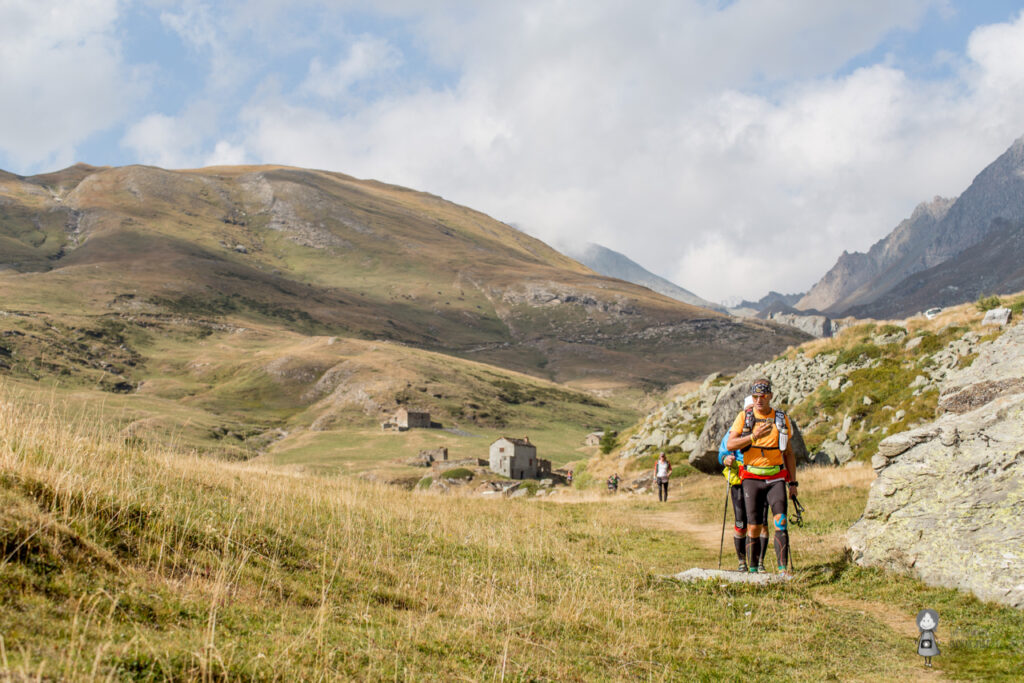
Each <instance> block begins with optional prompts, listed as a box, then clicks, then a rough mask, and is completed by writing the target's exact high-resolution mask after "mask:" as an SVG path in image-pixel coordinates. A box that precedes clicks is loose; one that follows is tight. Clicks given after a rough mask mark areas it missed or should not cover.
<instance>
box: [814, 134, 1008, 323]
mask: <svg viewBox="0 0 1024 683" xmlns="http://www.w3.org/2000/svg"><path fill="white" fill-rule="evenodd" d="M1022 171H1024V138H1021V139H1019V140H1017V141H1016V142H1014V143H1013V145H1011V146H1010V148H1009V149H1008V150H1006V152H1004V153H1003V154H1002V155H1001V156H1000V157H999V158H998V159H996V160H995V161H993V162H992V163H991V164H989V165H988V166H987V167H986V168H985V169H984V170H983V171H982V172H981V173H979V174H978V176H977V177H976V178H975V179H974V181H973V182H972V183H971V185H970V187H968V188H967V189H966V190H965V191H964V193H963V194H962V195H960V197H958V198H957V199H956V200H955V201H953V200H948V199H942V198H941V197H936V198H935V200H933V201H932V202H931V203H928V204H921V205H920V206H918V208H917V209H916V210H915V211H914V214H913V215H912V216H911V217H910V218H908V219H907V220H905V221H903V222H902V223H901V224H900V225H898V226H897V227H896V229H894V230H893V231H892V232H891V233H890V234H889V235H887V236H886V237H885V238H883V239H881V240H879V241H878V242H877V243H875V244H874V245H873V246H872V247H871V249H870V250H869V251H868V253H867V254H859V253H858V254H848V253H846V252H844V253H843V255H842V256H841V257H840V258H839V260H838V261H837V263H836V264H835V266H833V267H832V269H831V270H829V272H828V273H826V274H825V276H824V277H823V278H822V279H821V280H820V281H819V282H818V283H817V284H815V285H814V287H812V288H811V290H810V291H809V292H808V293H807V295H806V296H805V297H804V298H803V299H801V300H800V302H799V303H797V304H796V308H798V309H801V310H807V309H811V308H813V309H817V310H819V311H822V312H824V313H827V314H830V315H841V314H842V315H856V316H859V317H875V318H879V317H900V318H902V317H906V316H908V315H912V314H913V313H915V312H917V311H920V310H923V308H921V306H923V307H924V308H928V307H929V306H945V305H951V304H955V303H963V302H966V301H971V300H973V299H974V298H976V297H977V296H978V295H979V289H978V288H979V287H981V288H986V289H981V290H980V293H986V292H987V293H992V292H993V291H998V292H1000V293H1008V292H1012V291H1016V289H1019V286H1018V287H1016V288H1014V286H1013V285H1011V284H1009V282H1008V280H1010V279H1018V278H1021V277H1024V275H1022V274H1021V269H1020V268H1019V258H1014V254H1012V253H1010V252H1013V251H1016V250H1018V249H1019V248H1020V246H1019V245H1020V244H1021V238H1020V235H1021V231H1020V230H1019V229H1018V227H1019V226H1020V224H1021V223H1022V222H1024V199H1022V198H1024V173H1022ZM999 230H1003V231H1004V232H1005V234H1004V235H1000V236H999V237H998V238H997V239H989V237H990V236H992V234H993V233H995V232H997V231H999ZM986 243H987V244H986ZM974 247H978V248H976V249H975V250H974V252H972V253H968V252H969V250H971V249H972V248H974ZM1008 247H1014V248H1008ZM1018 253H1019V252H1018ZM963 255H967V256H968V257H969V260H970V261H972V262H973V264H972V267H970V268H965V267H963V266H964V264H963V263H962V260H963V259H962V258H961V256H963ZM954 259H955V262H954ZM949 266H953V267H949ZM994 266H996V267H995V268H994ZM1003 286H1005V287H1007V289H1002V288H1001V287H1003ZM996 288H998V289H996ZM929 301H930V302H931V303H925V302H929Z"/></svg>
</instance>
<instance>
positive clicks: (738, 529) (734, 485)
mask: <svg viewBox="0 0 1024 683" xmlns="http://www.w3.org/2000/svg"><path fill="white" fill-rule="evenodd" d="M752 405H754V399H753V397H752V396H747V397H746V398H745V399H744V400H743V410H744V411H746V409H747V408H749V407H750V406H752ZM728 441H729V432H726V433H725V435H724V436H723V437H722V440H721V442H719V444H718V463H719V464H720V465H724V466H725V469H723V470H722V475H723V476H724V477H725V479H726V481H728V482H729V494H728V500H731V501H732V512H733V527H732V542H733V546H734V547H735V548H736V559H737V560H738V561H739V566H738V568H737V571H741V572H745V571H754V570H756V571H757V572H758V573H762V574H763V573H764V572H765V571H766V570H765V568H764V556H765V554H767V552H768V526H767V525H765V526H763V527H761V535H760V536H758V537H757V538H756V539H754V541H753V542H754V544H755V547H754V548H753V551H752V552H751V555H754V556H756V558H757V564H751V565H750V566H749V569H748V565H747V510H746V506H745V505H744V504H743V486H742V484H743V480H742V479H740V465H742V464H743V452H742V451H730V450H729V449H728V448H726V443H727V442H728ZM726 505H728V503H726ZM724 514H725V513H724V512H723V515H724ZM765 516H766V517H767V513H765ZM722 527H723V531H722V534H723V536H724V534H725V530H724V527H725V519H723V520H722ZM753 561H754V560H753V559H751V562H753ZM718 566H719V568H721V566H722V557H721V553H719V557H718Z"/></svg>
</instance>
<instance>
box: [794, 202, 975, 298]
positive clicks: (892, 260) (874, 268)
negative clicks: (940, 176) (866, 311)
mask: <svg viewBox="0 0 1024 683" xmlns="http://www.w3.org/2000/svg"><path fill="white" fill-rule="evenodd" d="M954 201H955V200H953V199H945V198H943V197H935V198H934V199H933V200H932V201H930V202H922V203H921V204H919V205H918V206H917V208H915V209H914V212H913V214H911V216H910V218H907V219H906V220H904V221H903V222H901V223H900V224H899V225H897V226H896V228H894V229H893V231H892V232H891V233H889V234H888V235H886V236H885V237H884V238H882V239H880V240H879V241H877V242H875V244H873V245H872V246H871V249H869V250H868V252H867V253H866V254H863V253H860V252H854V253H852V254H851V253H849V252H846V251H844V252H843V253H842V255H841V256H840V257H839V260H838V261H836V264H835V265H834V266H832V268H831V269H830V270H829V271H828V272H827V273H825V275H824V277H822V278H821V280H819V281H818V282H817V283H816V284H815V285H814V286H813V287H811V289H810V291H808V292H807V294H806V295H804V297H803V298H802V299H801V300H800V301H799V302H797V303H796V304H795V307H796V308H798V309H800V310H808V309H816V310H818V311H825V312H832V311H841V310H845V309H846V308H848V307H850V306H852V305H855V304H858V303H863V302H864V301H870V300H871V299H872V298H873V297H872V296H871V294H870V292H871V291H872V289H873V288H874V287H876V286H877V282H876V280H878V279H879V278H882V279H885V280H886V281H889V280H892V281H891V282H889V285H890V286H891V285H893V284H895V283H896V282H898V281H899V280H901V279H902V278H904V277H906V276H907V275H909V274H910V272H912V271H911V270H910V269H909V268H908V267H907V266H901V265H898V264H899V262H900V261H901V260H902V259H904V258H905V257H907V256H908V255H909V254H911V253H913V252H914V251H915V250H916V249H917V248H918V245H919V244H921V243H923V242H925V241H927V240H928V239H930V236H931V235H932V233H933V232H934V230H935V226H936V224H937V223H938V222H939V221H941V220H942V219H943V218H944V217H945V216H946V213H947V212H948V211H949V208H950V207H951V206H952V205H953V202H954ZM917 270H921V267H918V268H917Z"/></svg>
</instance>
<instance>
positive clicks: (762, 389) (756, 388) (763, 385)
mask: <svg viewBox="0 0 1024 683" xmlns="http://www.w3.org/2000/svg"><path fill="white" fill-rule="evenodd" d="M750 393H751V394H753V395H754V396H757V395H758V394H770V393H772V383H771V382H757V383H756V384H754V385H753V386H751V387H750Z"/></svg>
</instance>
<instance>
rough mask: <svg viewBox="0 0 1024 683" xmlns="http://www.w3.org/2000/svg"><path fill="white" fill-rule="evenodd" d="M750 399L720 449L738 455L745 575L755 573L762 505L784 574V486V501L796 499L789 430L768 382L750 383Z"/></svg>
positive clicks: (786, 536)
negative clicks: (744, 527)
mask: <svg viewBox="0 0 1024 683" xmlns="http://www.w3.org/2000/svg"><path fill="white" fill-rule="evenodd" d="M750 396H751V397H752V398H753V405H751V406H750V407H749V408H746V409H745V410H743V411H741V412H740V414H739V415H737V416H736V419H735V420H734V421H733V423H732V428H731V429H730V430H729V438H728V439H727V440H726V444H725V446H726V448H727V449H728V450H730V451H735V450H739V451H741V452H742V454H743V463H742V464H740V466H739V476H740V480H741V481H742V482H743V483H742V484H741V486H742V487H743V506H744V508H745V509H746V514H747V566H748V569H749V571H755V572H756V571H757V565H756V564H754V563H755V561H756V560H757V555H756V554H755V548H758V547H759V541H758V539H759V538H760V537H761V531H762V529H763V528H764V527H765V526H766V525H767V521H768V515H767V512H766V507H765V506H766V504H767V505H768V506H770V507H771V509H772V518H773V521H774V524H775V557H776V559H777V560H778V570H779V572H780V573H782V574H789V529H788V526H787V520H786V513H787V501H786V489H787V487H788V489H789V497H790V498H792V499H793V500H794V501H795V500H796V498H797V481H796V458H795V457H794V455H793V449H792V448H791V447H790V444H789V435H790V434H792V433H793V425H792V423H790V421H789V416H788V415H786V413H784V412H783V411H781V410H775V409H774V408H772V406H771V400H772V383H771V380H769V379H768V378H766V377H759V378H758V379H756V380H754V382H753V384H752V385H751V387H750ZM723 462H724V459H723Z"/></svg>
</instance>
